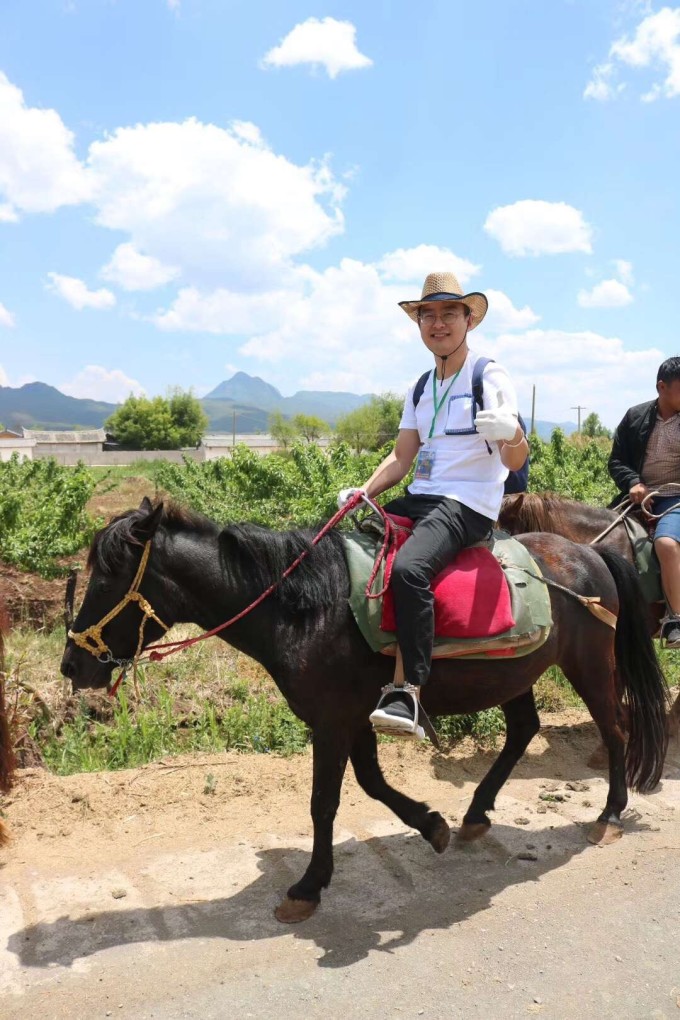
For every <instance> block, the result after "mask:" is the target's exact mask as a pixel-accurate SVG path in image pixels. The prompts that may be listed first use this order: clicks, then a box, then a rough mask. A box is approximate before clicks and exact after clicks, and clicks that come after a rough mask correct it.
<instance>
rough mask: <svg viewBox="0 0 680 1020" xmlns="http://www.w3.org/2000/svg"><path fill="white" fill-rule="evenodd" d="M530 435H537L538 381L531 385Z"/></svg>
mask: <svg viewBox="0 0 680 1020" xmlns="http://www.w3.org/2000/svg"><path fill="white" fill-rule="evenodd" d="M529 435H530V436H535V435H536V383H534V385H533V386H532V387H531V430H530V432H529Z"/></svg>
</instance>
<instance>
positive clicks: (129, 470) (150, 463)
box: [90, 460, 164, 483]
mask: <svg viewBox="0 0 680 1020" xmlns="http://www.w3.org/2000/svg"><path fill="white" fill-rule="evenodd" d="M163 463H164V461H163V460H133V461H132V462H131V463H130V464H112V465H111V466H110V467H91V468H90V471H91V472H92V474H93V475H94V477H95V478H96V479H97V481H98V482H102V481H104V480H108V481H111V482H116V483H120V482H124V481H127V479H128V478H139V477H144V478H149V479H151V481H155V479H156V472H157V471H158V468H159V466H160V465H161V464H163Z"/></svg>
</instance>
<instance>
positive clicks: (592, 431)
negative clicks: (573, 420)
mask: <svg viewBox="0 0 680 1020" xmlns="http://www.w3.org/2000/svg"><path fill="white" fill-rule="evenodd" d="M581 435H582V436H590V438H591V439H596V438H597V437H598V436H604V437H605V438H606V439H611V437H612V434H611V432H610V431H609V429H608V428H605V426H604V425H603V424H602V422H601V421H600V416H599V414H595V412H594V411H592V412H591V413H590V414H589V415H588V417H587V418H586V420H585V421H584V422H583V425H582V426H581Z"/></svg>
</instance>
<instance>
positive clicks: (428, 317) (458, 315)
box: [418, 309, 467, 326]
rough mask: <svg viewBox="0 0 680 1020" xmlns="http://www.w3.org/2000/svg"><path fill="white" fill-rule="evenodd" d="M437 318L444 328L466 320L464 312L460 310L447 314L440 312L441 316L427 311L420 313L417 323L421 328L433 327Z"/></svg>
mask: <svg viewBox="0 0 680 1020" xmlns="http://www.w3.org/2000/svg"><path fill="white" fill-rule="evenodd" d="M438 318H439V319H441V320H442V322H443V323H444V325H445V326H452V325H453V324H454V323H455V322H458V321H459V320H461V319H465V318H467V316H466V315H465V312H464V311H463V310H462V309H454V310H452V311H449V312H442V313H441V314H440V313H439V312H434V311H433V312H430V311H427V312H420V315H419V316H418V321H419V322H420V323H421V324H422V325H423V326H433V325H434V324H435V322H436V321H437V319H438Z"/></svg>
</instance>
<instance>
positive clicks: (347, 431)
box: [335, 393, 404, 453]
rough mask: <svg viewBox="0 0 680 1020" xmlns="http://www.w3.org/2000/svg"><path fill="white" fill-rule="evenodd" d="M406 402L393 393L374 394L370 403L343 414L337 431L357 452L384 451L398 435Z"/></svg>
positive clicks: (340, 437)
mask: <svg viewBox="0 0 680 1020" xmlns="http://www.w3.org/2000/svg"><path fill="white" fill-rule="evenodd" d="M403 403H404V402H403V400H402V399H401V397H397V396H395V395H394V394H392V393H384V394H382V395H381V396H378V397H372V398H371V400H370V402H369V403H368V404H362V406H361V407H357V408H356V410H354V411H350V412H349V414H345V415H343V417H342V418H340V419H339V420H338V423H337V425H336V427H335V434H336V436H337V437H338V438H339V439H340V440H342V441H343V442H345V443H347V444H348V445H349V446H351V447H352V449H353V450H356V452H357V453H362V452H363V451H364V450H380V449H381V448H382V447H383V446H384V445H385V443H389V442H391V441H392V440H394V439H395V438H396V436H397V432H398V430H399V422H400V420H401V412H402V408H403Z"/></svg>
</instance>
